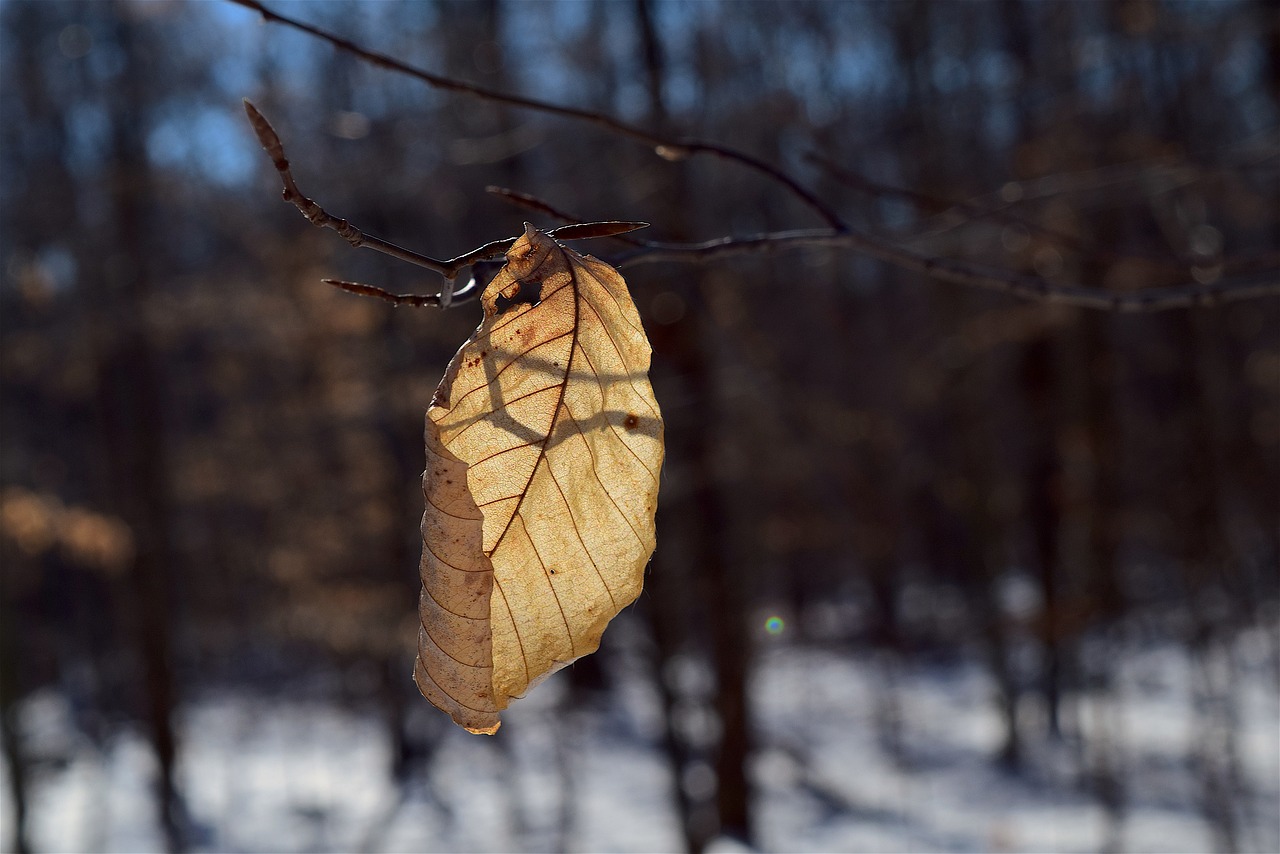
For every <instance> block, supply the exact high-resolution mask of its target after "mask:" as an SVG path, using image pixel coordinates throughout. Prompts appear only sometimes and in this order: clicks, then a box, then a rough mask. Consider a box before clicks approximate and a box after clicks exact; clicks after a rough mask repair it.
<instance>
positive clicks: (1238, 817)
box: [0, 629, 1280, 852]
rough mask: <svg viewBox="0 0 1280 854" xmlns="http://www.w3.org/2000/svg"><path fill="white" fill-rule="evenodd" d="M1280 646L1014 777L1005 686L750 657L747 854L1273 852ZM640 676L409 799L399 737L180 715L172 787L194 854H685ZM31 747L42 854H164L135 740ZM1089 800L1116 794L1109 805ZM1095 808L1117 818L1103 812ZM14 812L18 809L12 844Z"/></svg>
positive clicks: (531, 708) (328, 725)
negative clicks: (399, 776)
mask: <svg viewBox="0 0 1280 854" xmlns="http://www.w3.org/2000/svg"><path fill="white" fill-rule="evenodd" d="M619 631H620V633H621V634H623V635H626V634H627V633H628V632H629V631H630V630H629V629H620V630H619ZM623 639H624V640H625V637H624V638H623ZM1275 644H1276V640H1275V636H1274V633H1273V632H1271V631H1266V630H1259V629H1254V630H1249V631H1245V632H1243V633H1241V634H1240V635H1239V636H1238V638H1237V639H1236V641H1235V643H1234V645H1233V646H1231V647H1230V648H1229V649H1227V650H1225V651H1224V655H1226V656H1227V657H1228V658H1230V660H1231V666H1232V667H1233V668H1235V669H1234V670H1233V671H1232V672H1236V673H1238V674H1240V678H1237V679H1234V680H1231V683H1230V685H1229V686H1228V688H1227V690H1226V691H1225V692H1222V691H1220V692H1218V693H1217V694H1216V695H1212V696H1210V695H1207V694H1206V693H1205V692H1204V691H1203V690H1202V689H1203V687H1204V686H1203V682H1204V680H1205V678H1212V675H1211V674H1209V675H1208V676H1207V677H1206V672H1205V671H1204V668H1203V667H1199V666H1198V665H1197V663H1196V661H1195V660H1193V659H1192V657H1191V656H1189V655H1188V654H1187V653H1186V652H1185V651H1184V650H1182V649H1181V648H1178V647H1175V646H1173V645H1157V646H1151V647H1148V648H1141V649H1131V650H1128V651H1127V652H1126V653H1125V654H1124V655H1123V656H1121V657H1120V658H1119V659H1117V660H1113V661H1112V662H1111V663H1110V666H1111V672H1112V680H1111V684H1110V686H1109V687H1108V689H1107V690H1106V691H1097V692H1095V693H1093V694H1090V693H1085V694H1077V695H1073V697H1072V698H1071V702H1070V703H1068V704H1064V708H1065V709H1068V710H1070V714H1069V715H1068V714H1065V713H1064V731H1066V732H1067V733H1068V735H1066V736H1064V737H1063V738H1060V739H1050V738H1047V737H1044V736H1043V732H1044V720H1043V718H1044V714H1043V710H1042V709H1036V708H1034V707H1028V708H1026V709H1023V710H1020V711H1022V712H1024V714H1023V715H1022V718H1023V722H1024V726H1025V728H1026V731H1027V732H1029V733H1034V734H1035V737H1028V738H1027V739H1026V747H1025V757H1024V759H1025V761H1024V763H1023V767H1022V768H1021V769H1020V770H1019V771H1017V772H1012V771H1009V770H1006V769H1002V767H1001V766H1000V765H999V763H997V762H996V761H995V758H994V757H995V756H996V755H997V754H998V752H999V750H1000V747H1001V744H1002V739H1003V737H1004V736H1003V732H1004V730H1003V726H1002V723H1001V720H1000V717H999V715H998V711H997V705H996V704H995V703H994V702H993V701H992V698H993V692H994V691H995V686H994V683H993V682H992V681H991V679H990V677H989V676H988V675H987V673H986V671H985V670H984V669H983V668H982V667H980V666H979V664H978V663H977V662H976V661H974V662H967V663H959V664H949V665H946V666H943V665H930V666H920V665H918V664H912V663H900V664H892V663H891V662H890V660H889V659H887V658H885V657H883V656H880V657H870V656H861V655H851V654H848V653H838V652H836V651H833V650H829V649H815V648H813V647H809V646H799V645H792V644H790V643H788V642H787V641H786V640H779V641H777V642H775V643H772V644H770V645H768V646H767V648H765V649H763V650H762V651H761V654H760V656H759V659H758V661H757V667H756V670H755V678H754V681H753V689H752V690H753V696H754V699H755V714H756V729H757V732H758V747H757V751H756V753H755V754H754V758H753V764H752V773H753V778H754V781H755V784H756V787H757V789H756V791H757V800H756V804H755V815H756V821H757V831H758V836H759V844H760V846H761V847H762V848H763V849H764V850H770V851H847V852H863V851H883V852H889V851H902V852H926V851H1046V852H1048V851H1053V852H1074V851H1082V852H1084V851H1108V850H1110V851H1135V852H1141V851H1150V852H1202V851H1216V850H1224V849H1228V848H1235V849H1237V850H1241V851H1258V852H1272V851H1277V850H1280V696H1278V692H1277V673H1276V667H1275V654H1276V653H1275ZM629 658H630V656H627V655H623V656H622V659H623V660H622V666H621V667H619V668H614V670H615V672H617V675H618V680H619V681H618V683H617V685H616V687H617V690H616V691H615V692H614V693H612V694H610V695H609V698H608V699H607V700H606V701H604V702H601V703H597V704H594V705H593V704H590V703H589V704H587V705H586V706H585V707H579V708H577V709H576V710H569V709H567V708H566V705H567V704H566V702H565V700H566V694H567V691H566V689H565V683H566V681H567V680H565V679H564V677H563V676H561V677H558V678H556V679H552V680H551V681H550V682H548V683H547V684H546V685H544V686H543V687H541V688H539V689H537V690H535V691H534V692H532V694H531V696H530V697H529V698H528V699H526V700H525V701H522V702H521V703H519V704H517V705H515V706H514V707H513V708H512V709H511V710H510V711H509V712H507V713H505V714H504V721H505V722H504V725H503V729H502V731H501V733H500V734H499V736H497V737H495V738H492V739H490V738H480V737H475V736H469V735H468V734H466V733H464V732H462V731H461V730H458V729H456V728H452V727H450V728H448V729H447V730H446V729H445V728H444V727H440V728H439V729H438V730H436V731H437V732H438V733H439V736H438V738H437V740H436V741H435V742H434V744H433V746H432V748H431V752H430V754H429V757H428V759H427V760H425V761H424V762H423V763H422V767H421V769H420V771H419V773H416V774H413V775H410V776H409V778H408V779H407V780H406V782H405V783H404V784H403V785H401V784H397V783H396V782H395V780H394V779H393V778H392V775H391V774H390V773H389V770H388V769H389V768H390V766H391V752H392V747H391V744H390V740H389V737H388V729H387V727H386V725H385V722H384V721H383V720H382V719H381V718H380V717H379V716H378V715H377V714H375V713H374V712H373V711H371V710H360V709H353V708H351V707H350V706H344V705H340V704H338V703H335V702H332V701H324V700H322V699H321V700H317V699H297V698H291V699H280V698H278V697H265V696H263V695H260V694H251V693H248V692H242V691H228V690H222V691H216V692H215V691H210V692H209V693H208V694H207V695H206V696H202V697H198V698H188V699H187V702H186V703H185V705H184V707H183V708H184V710H185V711H184V713H183V714H182V716H181V719H180V721H179V733H180V737H181V741H180V744H181V749H182V752H181V758H180V765H179V776H180V782H181V785H182V791H183V795H184V798H185V803H186V808H187V811H188V813H189V817H190V828H189V830H190V835H191V839H190V841H191V844H192V847H193V848H194V849H195V850H198V851H237V852H241V851H243V852H255V851H282V852H283V851H297V852H305V851H315V852H320V851H423V852H426V851H552V850H570V851H637V852H639V851H674V850H678V849H679V848H680V846H681V844H682V842H681V839H682V837H681V835H680V831H679V826H678V818H677V815H676V812H675V807H674V799H673V797H672V794H671V793H672V786H673V783H672V779H671V774H670V771H669V766H668V764H667V762H666V761H665V759H664V756H663V754H662V752H661V749H660V746H659V745H660V738H659V737H660V732H661V714H660V708H659V701H658V697H657V694H656V692H655V691H654V689H653V686H652V684H651V682H649V681H648V680H647V679H646V678H645V677H644V675H643V669H642V668H641V667H639V666H638V665H637V666H632V663H628V661H627V659H629ZM687 670H688V672H687V673H676V674H672V675H673V676H674V678H675V680H676V682H677V683H684V685H685V687H686V689H688V690H686V691H685V693H686V694H688V695H696V694H697V692H698V686H699V685H700V684H702V683H703V681H704V680H703V678H702V676H703V675H702V674H701V673H699V668H698V667H697V666H696V665H694V664H693V663H689V666H688V668H687ZM1206 698H1207V699H1206ZM424 705H425V704H424ZM428 711H429V710H428ZM687 711H688V714H687V715H685V716H684V717H683V718H682V721H683V724H682V725H686V726H687V727H688V728H689V733H690V734H692V736H693V737H694V739H695V740H696V738H697V737H698V733H699V731H701V732H702V733H703V735H705V736H707V737H708V738H709V737H711V735H713V733H714V726H715V722H714V718H713V717H712V716H711V715H710V714H709V712H707V711H706V710H705V708H703V707H702V705H701V704H699V703H698V702H696V701H695V702H691V703H690V704H689V708H688V710H687ZM430 720H431V721H432V723H431V726H436V722H435V721H434V718H432V719H430ZM1224 722H1225V723H1224ZM21 723H22V727H23V730H24V732H25V741H26V743H27V746H28V749H29V751H30V753H31V759H32V762H33V766H32V780H31V785H30V809H31V817H30V823H29V831H30V836H31V841H32V843H33V845H34V847H35V849H36V850H38V851H103V852H108V851H119V852H141V851H151V850H162V849H163V839H162V837H161V835H160V832H159V830H158V825H157V822H156V820H155V811H154V803H153V800H152V798H151V795H150V784H149V780H150V779H151V777H152V772H153V760H152V756H151V753H150V750H149V748H148V747H147V745H146V742H145V740H144V737H143V735H142V734H141V733H140V732H138V731H136V730H129V729H125V730H121V731H118V732H117V733H116V734H115V735H113V736H112V737H111V738H109V739H108V740H107V741H106V743H105V744H104V745H102V746H95V745H92V744H90V743H89V741H88V739H86V738H85V737H84V736H83V735H81V734H80V730H79V729H78V728H77V727H76V726H75V725H74V710H73V709H72V708H71V707H70V705H69V704H68V702H67V700H66V699H65V698H64V697H63V695H62V694H60V693H57V692H54V691H51V690H46V691H44V692H42V693H40V694H37V695H33V696H31V697H29V698H28V699H26V700H25V701H24V703H23V706H22V714H21ZM1228 754H1231V755H1228ZM684 776H685V779H684V785H685V786H686V789H687V790H689V791H690V792H691V794H693V795H694V796H695V797H696V796H697V795H699V794H700V793H702V794H705V792H706V791H709V790H710V787H712V786H713V785H714V778H713V775H712V774H711V771H710V768H709V767H706V768H702V769H698V768H694V769H693V771H692V772H689V773H686V774H685V775H684ZM5 779H6V781H7V779H8V778H7V775H6V777H5ZM1100 780H1101V781H1110V783H1111V784H1110V785H1108V786H1105V787H1101V788H1100V786H1099V781H1100ZM1224 781H1225V782H1224ZM1224 786H1225V787H1226V788H1224ZM700 790H701V792H700ZM1104 790H1105V791H1108V792H1111V793H1112V796H1111V797H1100V796H1099V792H1100V791H1104ZM1224 792H1225V794H1224ZM1215 793H1216V794H1215ZM1108 804H1109V805H1108ZM12 807H13V804H12V793H11V792H9V791H8V789H7V788H5V789H3V796H2V798H0V818H3V820H4V823H5V825H6V826H9V824H8V823H9V822H10V821H11V820H12ZM716 847H717V848H719V849H721V850H738V849H739V847H740V846H738V845H737V844H736V843H733V842H731V841H729V840H723V841H721V842H718V843H717V845H716Z"/></svg>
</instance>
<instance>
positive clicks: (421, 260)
mask: <svg viewBox="0 0 1280 854" xmlns="http://www.w3.org/2000/svg"><path fill="white" fill-rule="evenodd" d="M244 110H245V113H246V114H247V115H248V116H249V123H250V124H251V125H252V126H253V131H254V133H255V134H256V135H257V137H258V142H260V143H261V144H262V147H263V148H264V149H266V152H267V154H268V155H270V156H271V162H272V164H273V165H274V166H275V168H276V173H277V174H278V175H279V176H280V182H281V184H283V185H284V193H283V196H284V200H285V201H286V202H288V203H290V204H291V205H293V206H294V207H296V208H297V209H298V210H299V211H301V213H302V215H303V216H305V217H306V218H307V220H308V221H309V222H310V223H311V224H312V225H315V226H318V227H320V228H331V229H333V230H334V231H336V232H338V234H339V235H340V236H341V237H342V238H343V239H345V240H346V241H347V242H348V243H350V244H351V245H352V246H354V247H356V248H365V249H375V250H377V251H378V252H382V253H384V254H387V255H390V256H392V257H393V258H399V259H400V260H402V261H408V262H409V263H411V264H415V265H417V266H419V267H426V268H427V269H429V270H435V271H436V272H438V273H440V275H442V276H444V278H445V284H444V287H443V288H442V289H441V291H440V293H438V294H427V295H423V294H394V293H392V292H390V291H388V290H384V289H383V288H379V287H377V286H375V285H366V284H363V283H361V282H348V281H343V280H341V279H323V280H322V281H324V282H325V284H328V285H332V286H334V287H335V288H339V289H341V290H344V291H348V292H350V293H353V294H360V295H361V296H371V297H376V298H378V299H381V300H385V301H386V302H389V303H391V304H393V305H413V306H440V307H442V308H448V307H449V306H450V305H454V304H457V303H460V302H463V301H464V299H465V298H467V297H469V296H472V295H474V291H476V290H477V289H476V288H475V284H476V282H475V277H474V275H473V276H472V278H471V281H470V282H468V283H467V284H466V285H464V286H463V287H462V288H460V289H457V290H455V289H454V287H453V280H454V279H455V278H456V277H457V275H458V273H459V271H461V270H463V269H465V268H467V267H471V266H473V265H474V264H476V263H478V262H481V261H487V260H489V259H491V258H497V257H498V256H500V255H502V254H504V253H505V252H506V251H507V250H508V249H510V248H511V245H512V244H513V243H515V242H516V240H517V239H518V238H516V237H506V238H503V239H501V240H493V241H490V242H489V243H486V244H484V245H483V246H478V247H476V248H475V249H472V250H471V251H470V252H466V253H463V254H462V255H459V256H457V257H456V258H451V259H449V260H448V261H440V260H437V259H435V258H432V257H430V256H427V255H422V254H420V253H418V252H414V251H413V250H411V249H405V248H404V247H402V246H397V245H396V244H394V243H391V242H389V241H386V240H383V239H382V238H380V237H373V236H372V235H368V234H365V233H364V232H362V231H361V230H360V229H358V228H356V227H355V226H353V225H352V224H351V223H349V222H347V221H346V220H345V219H341V218H339V217H336V216H333V215H332V214H330V213H329V212H328V211H326V210H325V209H324V208H322V207H320V205H319V204H317V203H316V202H315V201H314V200H313V199H310V198H308V197H307V196H305V195H303V194H302V191H301V190H299V189H298V184H297V182H296V181H295V180H294V177H293V171H292V170H291V169H290V168H289V160H288V158H286V157H285V155H284V143H282V142H281V141H280V135H279V134H278V133H276V130H275V128H273V127H272V126H271V122H269V121H267V117H266V116H264V115H263V114H262V112H261V111H260V110H259V109H258V108H257V107H255V106H254V105H253V104H252V103H251V102H250V101H249V99H248V98H246V99H244ZM530 198H532V197H530ZM648 225H649V224H648V223H647V222H622V221H609V222H582V221H581V220H574V221H573V222H571V223H570V224H568V225H563V226H561V227H559V228H554V229H551V230H550V231H548V232H547V234H549V235H551V236H553V237H556V238H557V239H559V240H587V239H590V238H594V237H613V236H617V235H622V234H626V233H628V232H631V231H635V230H636V229H639V228H647V227H648Z"/></svg>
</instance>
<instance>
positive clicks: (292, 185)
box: [244, 98, 459, 278]
mask: <svg viewBox="0 0 1280 854" xmlns="http://www.w3.org/2000/svg"><path fill="white" fill-rule="evenodd" d="M244 111H245V113H246V114H247V115H248V116H249V123H250V124H251V125H253V132H254V133H255V134H257V137H258V142H260V143H262V147H263V148H264V149H266V151H267V154H268V155H270V157H271V162H272V163H273V164H275V167H276V172H277V173H278V174H279V175H280V183H282V184H283V185H284V200H285V201H286V202H288V203H290V204H291V205H293V206H294V207H296V208H297V209H298V210H299V211H301V213H302V215H303V216H305V217H306V218H307V219H308V220H309V221H310V222H311V224H312V225H315V226H319V227H320V228H332V229H333V230H334V231H336V232H338V234H339V235H341V236H342V238H343V239H344V240H346V241H347V242H348V243H350V244H351V245H352V246H354V247H356V248H358V249H359V248H366V249H376V250H377V251H379V252H383V253H385V254H387V255H390V256H392V257H393V258H399V259H400V260H401V261H408V262H409V263H410V264H416V265H417V266H419V267H426V268H427V269H429V270H435V271H436V272H438V273H440V274H441V275H443V276H445V277H447V278H453V277H454V276H455V275H457V272H458V269H459V268H458V267H455V266H452V265H451V262H448V261H437V260H436V259H435V258H430V257H428V256H426V255H420V254H418V253H417V252H413V251H412V250H409V249H405V248H404V247H402V246H396V245H395V244H394V243H390V242H388V241H386V240H383V239H381V238H379V237H371V236H370V235H367V234H365V233H364V232H362V231H360V229H358V228H356V227H355V226H353V225H352V224H351V223H349V222H347V221H346V220H345V219H341V218H339V217H336V216H333V215H332V214H330V213H328V212H327V211H325V209H324V208H322V207H320V206H319V205H318V204H316V203H315V202H314V201H312V200H311V199H309V198H307V197H306V196H304V195H303V194H302V191H301V190H299V189H298V185H297V183H296V182H295V181H294V179H293V172H292V171H290V169H289V160H288V158H286V157H285V156H284V145H283V143H281V142H280V135H279V134H277V133H276V131H275V128H273V127H272V126H271V122H269V121H267V117H266V116H264V115H262V113H261V112H259V111H258V108H257V107H255V106H254V105H253V104H251V103H250V102H249V99H248V98H245V99H244Z"/></svg>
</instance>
